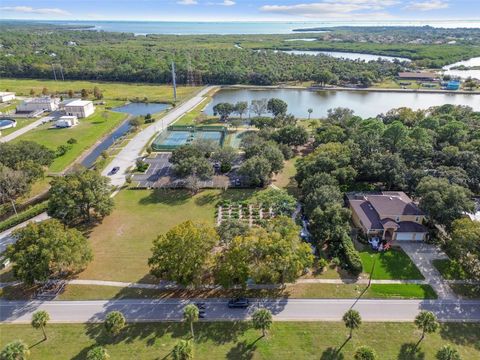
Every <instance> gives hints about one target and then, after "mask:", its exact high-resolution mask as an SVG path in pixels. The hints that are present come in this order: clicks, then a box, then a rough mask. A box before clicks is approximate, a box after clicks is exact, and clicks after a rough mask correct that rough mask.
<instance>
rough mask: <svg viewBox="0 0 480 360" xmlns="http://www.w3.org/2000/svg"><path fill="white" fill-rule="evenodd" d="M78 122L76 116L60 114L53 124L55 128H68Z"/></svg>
mask: <svg viewBox="0 0 480 360" xmlns="http://www.w3.org/2000/svg"><path fill="white" fill-rule="evenodd" d="M77 124H78V120H77V117H76V116H61V117H60V118H59V119H58V120H57V121H55V126H56V127H57V128H69V127H72V126H75V125H77Z"/></svg>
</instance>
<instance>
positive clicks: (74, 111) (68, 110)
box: [61, 99, 95, 119]
mask: <svg viewBox="0 0 480 360" xmlns="http://www.w3.org/2000/svg"><path fill="white" fill-rule="evenodd" d="M61 108H63V110H64V111H65V114H66V115H68V116H76V117H77V118H79V119H80V118H86V117H88V116H90V115H92V114H93V113H94V112H95V107H94V106H93V102H91V101H89V100H80V99H75V100H71V101H66V102H64V103H63V104H62V105H61Z"/></svg>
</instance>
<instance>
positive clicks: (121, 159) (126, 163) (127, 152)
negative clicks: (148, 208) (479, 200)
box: [102, 86, 214, 187]
mask: <svg viewBox="0 0 480 360" xmlns="http://www.w3.org/2000/svg"><path fill="white" fill-rule="evenodd" d="M213 88H214V87H213V86H208V87H205V88H204V89H202V90H201V91H200V92H199V93H198V94H197V95H196V96H194V97H193V98H191V99H189V100H187V101H186V102H184V103H183V104H181V105H179V106H177V107H176V108H174V109H173V110H171V111H170V112H168V113H167V114H166V115H165V116H163V118H162V120H157V122H155V123H154V124H152V125H150V126H149V127H147V128H145V129H144V130H142V131H141V132H140V133H138V134H137V135H136V136H135V137H134V138H133V139H132V140H130V141H129V142H128V144H127V145H126V146H125V147H124V148H123V149H122V150H121V151H120V152H119V153H118V154H117V155H116V156H115V158H114V159H113V160H112V161H111V162H110V164H109V165H108V166H107V167H106V168H105V170H104V171H103V172H102V175H104V176H109V173H110V171H111V170H112V168H114V167H115V166H118V167H119V168H120V171H119V172H118V173H117V174H115V175H111V176H109V177H110V179H111V184H112V185H113V186H117V187H120V186H122V185H123V184H124V183H125V173H126V171H127V170H128V168H129V167H131V166H133V165H134V164H135V161H136V160H137V158H138V155H139V154H140V152H141V151H142V150H143V148H144V147H145V145H146V144H147V143H148V142H149V141H150V139H151V138H152V137H153V136H154V135H155V134H156V133H157V132H158V131H160V130H161V129H162V123H163V127H164V128H166V127H167V126H168V125H169V124H170V123H172V122H173V121H175V120H176V119H178V118H179V117H180V116H182V115H183V114H185V113H186V112H187V111H189V110H191V109H193V108H194V107H195V106H197V105H198V104H199V103H200V102H202V101H203V100H204V97H203V96H204V95H205V94H207V93H208V92H209V91H210V90H212V89H213Z"/></svg>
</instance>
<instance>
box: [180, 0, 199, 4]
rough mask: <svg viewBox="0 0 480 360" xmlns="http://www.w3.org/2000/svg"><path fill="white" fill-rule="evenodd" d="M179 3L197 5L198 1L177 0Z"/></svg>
mask: <svg viewBox="0 0 480 360" xmlns="http://www.w3.org/2000/svg"><path fill="white" fill-rule="evenodd" d="M177 4H179V5H197V4H198V1H197V0H180V1H177Z"/></svg>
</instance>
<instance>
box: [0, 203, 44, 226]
mask: <svg viewBox="0 0 480 360" xmlns="http://www.w3.org/2000/svg"><path fill="white" fill-rule="evenodd" d="M47 208H48V201H44V202H42V203H40V204H37V205H34V206H32V207H30V208H28V209H27V210H25V211H22V212H21V213H19V214H18V215H17V216H15V215H13V216H12V217H10V218H8V219H7V220H4V221H2V222H0V232H1V231H5V230H8V229H10V228H11V227H14V226H15V225H18V224H20V223H22V222H24V221H27V220H28V219H31V218H33V217H34V216H37V215H39V214H41V213H43V212H44V211H47Z"/></svg>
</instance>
